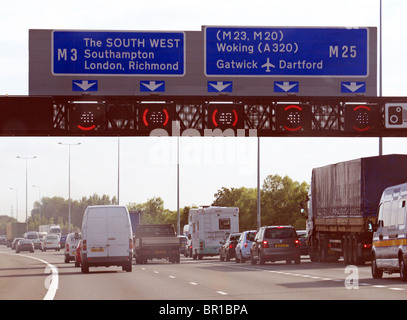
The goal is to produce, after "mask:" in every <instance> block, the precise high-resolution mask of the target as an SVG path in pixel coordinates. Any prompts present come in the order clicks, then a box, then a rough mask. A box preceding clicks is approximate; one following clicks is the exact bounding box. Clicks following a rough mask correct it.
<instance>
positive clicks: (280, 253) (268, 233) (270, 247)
mask: <svg viewBox="0 0 407 320" xmlns="http://www.w3.org/2000/svg"><path fill="white" fill-rule="evenodd" d="M250 254H251V263H252V264H256V263H257V262H259V264H264V263H265V262H266V261H281V260H285V261H286V263H287V264H291V262H292V261H294V262H295V264H299V263H300V262H301V255H300V240H298V236H297V232H296V231H295V228H294V227H293V226H267V227H261V228H260V229H259V231H258V232H257V234H256V237H255V238H254V242H253V244H252V247H251V250H250Z"/></svg>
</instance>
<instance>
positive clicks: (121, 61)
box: [51, 31, 185, 76]
mask: <svg viewBox="0 0 407 320" xmlns="http://www.w3.org/2000/svg"><path fill="white" fill-rule="evenodd" d="M51 50H52V73H53V74H54V75H83V74H89V75H113V76H114V75H121V76H123V75H166V76H183V75H185V33H184V32H147V31H146V32H131V31H129V32H123V31H53V32H52V48H51Z"/></svg>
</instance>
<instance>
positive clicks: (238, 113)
mask: <svg viewBox="0 0 407 320" xmlns="http://www.w3.org/2000/svg"><path fill="white" fill-rule="evenodd" d="M208 127H210V128H211V129H216V128H219V129H222V130H225V129H228V128H231V129H243V108H242V106H241V105H237V104H236V105H222V104H217V105H209V107H208Z"/></svg>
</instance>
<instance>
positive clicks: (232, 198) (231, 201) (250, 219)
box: [212, 187, 257, 230]
mask: <svg viewBox="0 0 407 320" xmlns="http://www.w3.org/2000/svg"><path fill="white" fill-rule="evenodd" d="M256 190H257V189H253V188H245V187H241V188H238V189H236V188H230V189H228V188H225V187H222V189H221V190H218V192H217V193H215V194H214V196H215V201H214V202H212V205H213V206H219V207H238V208H239V228H240V230H250V229H256V224H257V223H256V221H257V219H256V217H257V191H256Z"/></svg>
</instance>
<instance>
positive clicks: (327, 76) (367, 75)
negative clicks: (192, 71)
mask: <svg viewBox="0 0 407 320" xmlns="http://www.w3.org/2000/svg"><path fill="white" fill-rule="evenodd" d="M207 28H241V29H243V28H244V29H248V28H253V29H254V28H262V29H365V30H367V70H366V75H320V76H319V75H309V76H307V75H283V74H275V75H229V74H227V75H223V74H216V75H214V74H207V73H206V29H207ZM203 31H204V70H203V71H204V75H205V76H206V77H218V78H219V77H229V78H368V77H369V71H370V30H369V27H264V26H262V27H260V26H246V27H245V26H216V25H215V26H203Z"/></svg>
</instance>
